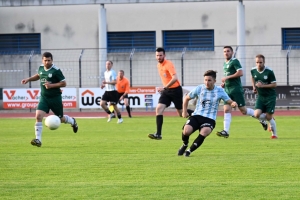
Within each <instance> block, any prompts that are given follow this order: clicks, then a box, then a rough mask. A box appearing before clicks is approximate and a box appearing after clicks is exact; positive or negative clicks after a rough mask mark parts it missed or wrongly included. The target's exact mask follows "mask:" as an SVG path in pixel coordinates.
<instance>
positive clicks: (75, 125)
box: [72, 117, 78, 133]
mask: <svg viewBox="0 0 300 200" xmlns="http://www.w3.org/2000/svg"><path fill="white" fill-rule="evenodd" d="M73 120H74V124H73V125H72V128H73V132H74V133H77V131H78V125H77V122H76V120H75V118H74V117H73Z"/></svg>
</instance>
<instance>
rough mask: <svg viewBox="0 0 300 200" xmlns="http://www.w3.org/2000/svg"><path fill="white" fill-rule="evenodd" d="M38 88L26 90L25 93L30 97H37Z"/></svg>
mask: <svg viewBox="0 0 300 200" xmlns="http://www.w3.org/2000/svg"><path fill="white" fill-rule="evenodd" d="M39 92H40V91H39V90H33V93H32V92H31V90H27V93H28V94H29V96H30V97H31V99H38V98H37V95H38V94H39Z"/></svg>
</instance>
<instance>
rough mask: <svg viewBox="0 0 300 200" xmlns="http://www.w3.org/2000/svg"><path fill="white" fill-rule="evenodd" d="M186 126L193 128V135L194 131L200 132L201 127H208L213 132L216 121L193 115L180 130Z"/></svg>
mask: <svg viewBox="0 0 300 200" xmlns="http://www.w3.org/2000/svg"><path fill="white" fill-rule="evenodd" d="M186 124H188V125H190V126H192V127H193V133H194V132H195V131H196V130H199V131H200V130H201V128H203V127H209V128H210V129H211V131H212V130H214V128H215V126H216V121H215V120H213V119H210V118H208V117H203V116H201V115H193V116H190V118H189V119H188V120H187V121H186V122H185V124H184V125H183V127H182V129H183V128H184V126H185V125H186Z"/></svg>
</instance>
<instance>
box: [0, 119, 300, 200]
mask: <svg viewBox="0 0 300 200" xmlns="http://www.w3.org/2000/svg"><path fill="white" fill-rule="evenodd" d="M106 120H107V119H80V118H78V119H77V123H78V125H79V131H78V133H77V134H74V133H73V132H72V129H71V127H70V125H66V124H62V125H61V126H60V128H59V129H58V130H55V131H50V130H48V129H47V128H46V127H44V131H43V140H42V143H43V145H42V147H40V148H38V147H35V146H31V144H30V141H31V139H33V138H34V122H35V120H34V119H0V127H1V128H0V188H1V190H0V199H112V200H115V199H118V200H119V199H147V200H148V199H172V200H173V199H214V200H215V199H220V200H221V199H222V200H224V199H229V200H232V199H240V200H245V199H255V200H257V199H272V200H274V199H280V200H282V199H287V200H291V199H300V192H299V188H300V164H299V163H300V151H299V144H300V134H299V131H298V128H297V127H298V123H299V120H300V117H295V116H294V117H283V116H281V117H280V116H278V117H277V116H276V123H277V129H278V137H279V139H277V140H271V139H270V135H271V134H270V132H268V131H264V130H263V129H262V127H261V125H260V124H259V122H258V121H256V120H254V119H252V118H250V117H244V116H243V117H233V119H232V124H231V133H230V137H229V138H228V139H224V138H219V137H217V136H216V134H215V131H217V130H221V129H222V128H223V121H222V120H223V118H222V117H218V120H217V125H216V128H215V130H214V131H213V132H212V134H211V135H210V136H209V137H208V138H206V140H205V141H204V143H203V145H202V146H201V147H200V148H199V149H197V150H196V151H195V152H193V153H192V154H191V157H188V158H186V157H182V156H181V157H179V156H177V150H178V149H179V147H180V146H181V144H182V142H181V128H182V126H183V124H184V123H185V121H186V119H183V118H179V117H164V125H163V139H162V140H159V141H158V140H151V139H149V138H148V137H147V134H149V133H153V132H155V117H154V116H153V117H134V118H130V119H129V118H126V117H125V118H124V122H123V124H117V123H116V121H117V120H116V119H113V120H112V121H111V122H110V123H107V122H106ZM197 134H198V133H197V132H195V133H194V134H193V135H192V136H191V138H190V144H191V143H192V142H193V140H194V139H195V138H196V136H197Z"/></svg>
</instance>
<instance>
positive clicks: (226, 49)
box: [223, 46, 233, 60]
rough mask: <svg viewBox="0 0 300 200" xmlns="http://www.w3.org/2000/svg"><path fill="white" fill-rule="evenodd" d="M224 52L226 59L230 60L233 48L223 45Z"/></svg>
mask: <svg viewBox="0 0 300 200" xmlns="http://www.w3.org/2000/svg"><path fill="white" fill-rule="evenodd" d="M223 54H224V57H225V59H226V60H230V59H231V58H232V55H233V49H232V47H231V46H225V47H223Z"/></svg>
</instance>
